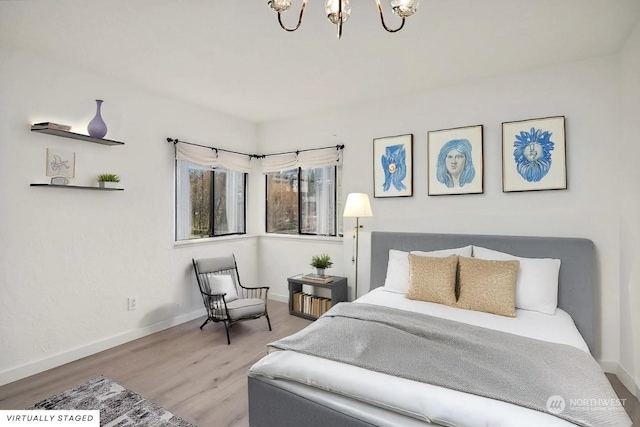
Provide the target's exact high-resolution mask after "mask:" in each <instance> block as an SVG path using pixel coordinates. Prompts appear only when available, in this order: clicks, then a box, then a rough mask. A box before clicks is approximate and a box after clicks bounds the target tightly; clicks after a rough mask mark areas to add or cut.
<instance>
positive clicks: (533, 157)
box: [502, 116, 567, 193]
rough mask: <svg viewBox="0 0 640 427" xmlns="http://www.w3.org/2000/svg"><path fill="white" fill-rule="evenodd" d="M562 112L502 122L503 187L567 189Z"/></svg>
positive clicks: (519, 189)
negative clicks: (542, 116) (556, 114)
mask: <svg viewBox="0 0 640 427" xmlns="http://www.w3.org/2000/svg"><path fill="white" fill-rule="evenodd" d="M566 149H567V144H566V127H565V117H564V116H554V117H544V118H539V119H528V120H520V121H514V122H503V123H502V191H503V192H504V193H509V192H520V191H539V190H566V189H567V155H566Z"/></svg>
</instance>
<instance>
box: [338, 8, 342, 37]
mask: <svg viewBox="0 0 640 427" xmlns="http://www.w3.org/2000/svg"><path fill="white" fill-rule="evenodd" d="M341 38H342V0H338V40H340V39H341Z"/></svg>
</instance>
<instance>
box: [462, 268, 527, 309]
mask: <svg viewBox="0 0 640 427" xmlns="http://www.w3.org/2000/svg"><path fill="white" fill-rule="evenodd" d="M519 267H520V261H488V260H482V259H475V258H465V257H460V259H459V260H458V280H459V281H460V297H459V298H458V303H457V304H456V307H458V308H465V309H467V310H476V311H484V312H487V313H493V314H500V315H502V316H509V317H515V316H516V278H517V276H518V268H519Z"/></svg>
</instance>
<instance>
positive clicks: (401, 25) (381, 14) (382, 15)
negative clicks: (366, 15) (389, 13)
mask: <svg viewBox="0 0 640 427" xmlns="http://www.w3.org/2000/svg"><path fill="white" fill-rule="evenodd" d="M376 3H377V5H378V13H379V14H380V22H381V23H382V27H383V28H384V29H385V30H387V31H388V32H390V33H396V32H398V31H400V30H401V29H402V27H404V21H405V18H402V23H401V24H400V26H399V27H398V28H396V29H393V28H389V27H387V24H386V23H385V22H384V13H383V11H382V5H381V4H380V0H376Z"/></svg>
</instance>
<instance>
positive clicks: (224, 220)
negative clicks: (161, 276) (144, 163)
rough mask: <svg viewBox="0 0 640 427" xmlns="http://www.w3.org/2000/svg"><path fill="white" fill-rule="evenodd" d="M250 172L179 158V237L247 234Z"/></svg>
mask: <svg viewBox="0 0 640 427" xmlns="http://www.w3.org/2000/svg"><path fill="white" fill-rule="evenodd" d="M246 184H247V174H246V173H244V172H237V171H232V170H227V169H223V168H216V169H210V168H207V167H205V166H200V165H196V164H194V163H191V162H188V161H186V160H177V161H176V201H177V203H176V240H189V239H200V238H206V237H215V236H224V235H229V234H245V232H246V231H245V230H246V221H245V214H246V209H245V207H246V187H247V185H246Z"/></svg>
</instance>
